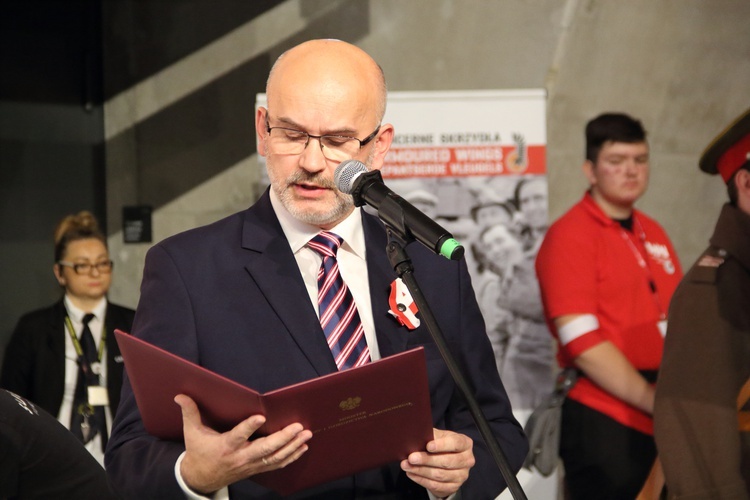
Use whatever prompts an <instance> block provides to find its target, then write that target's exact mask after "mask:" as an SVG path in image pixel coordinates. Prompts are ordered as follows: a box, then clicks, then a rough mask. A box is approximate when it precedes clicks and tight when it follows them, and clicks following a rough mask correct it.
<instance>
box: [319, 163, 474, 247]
mask: <svg viewBox="0 0 750 500" xmlns="http://www.w3.org/2000/svg"><path fill="white" fill-rule="evenodd" d="M333 180H334V182H335V183H336V187H337V188H338V189H339V191H341V192H342V193H346V194H350V195H352V197H353V198H354V205H355V206H357V207H361V206H362V205H365V204H367V205H370V206H371V207H373V208H375V209H376V210H377V211H378V216H379V217H380V219H381V220H382V221H383V222H384V223H385V224H386V225H387V226H389V227H391V228H392V229H396V230H400V231H401V234H402V235H403V236H404V237H405V238H408V237H412V238H413V239H415V240H417V241H419V242H420V243H422V244H423V245H424V246H426V247H427V248H429V249H430V250H432V251H433V252H435V253H436V254H438V255H442V256H443V257H445V258H447V259H450V260H459V259H460V258H461V257H463V256H464V247H462V246H461V244H460V243H459V242H458V241H456V240H455V239H453V235H452V234H451V233H449V232H448V231H446V230H445V229H443V228H442V227H440V225H439V224H438V223H437V222H435V221H434V220H432V219H430V218H429V217H428V216H427V215H425V214H424V213H423V212H421V211H420V210H419V209H417V208H416V207H415V206H414V205H412V204H411V203H409V202H408V201H406V200H404V199H403V198H401V197H400V196H399V195H397V194H396V193H394V192H393V191H391V190H390V189H389V188H388V187H387V186H386V185H385V184H384V183H383V176H382V175H381V173H380V170H372V171H368V170H367V167H366V166H365V164H364V163H362V162H361V161H357V160H346V161H343V162H341V164H339V166H338V167H336V171H335V172H334V174H333Z"/></svg>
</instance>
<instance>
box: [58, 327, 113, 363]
mask: <svg viewBox="0 0 750 500" xmlns="http://www.w3.org/2000/svg"><path fill="white" fill-rule="evenodd" d="M65 326H66V327H67V330H68V334H70V340H71V341H72V342H73V347H74V348H75V350H76V355H77V356H78V358H79V359H83V358H84V356H83V348H82V347H81V342H80V341H79V340H78V335H76V331H75V328H73V322H72V321H71V320H70V316H65ZM106 339H107V329H106V328H105V326H104V322H103V321H102V336H101V339H100V340H99V349H98V354H97V358H96V361H97V362H98V363H101V361H102V356H103V355H104V341H105V340H106Z"/></svg>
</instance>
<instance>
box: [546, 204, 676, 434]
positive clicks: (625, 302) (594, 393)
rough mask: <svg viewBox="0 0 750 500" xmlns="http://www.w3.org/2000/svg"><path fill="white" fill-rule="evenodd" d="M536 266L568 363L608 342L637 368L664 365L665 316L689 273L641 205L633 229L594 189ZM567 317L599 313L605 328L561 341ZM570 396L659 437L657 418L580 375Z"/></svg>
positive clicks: (555, 230) (562, 222)
mask: <svg viewBox="0 0 750 500" xmlns="http://www.w3.org/2000/svg"><path fill="white" fill-rule="evenodd" d="M536 271H537V276H538V278H539V283H540V289H541V292H542V301H543V303H544V311H545V317H546V320H547V324H548V326H549V328H550V331H551V332H552V333H553V335H554V336H555V338H556V340H557V342H558V346H559V349H558V361H559V362H560V365H561V366H563V367H569V366H573V361H572V360H573V359H574V358H576V357H577V356H579V355H580V354H581V353H583V352H584V351H586V350H587V349H590V348H591V347H593V346H595V345H597V344H599V343H601V342H604V341H605V340H608V341H610V342H611V343H612V344H614V345H615V346H616V347H617V348H618V349H620V351H622V353H623V354H624V355H625V356H626V357H627V358H628V360H630V362H631V363H632V364H633V366H634V367H635V368H636V369H638V370H656V369H658V368H659V364H660V362H661V356H662V349H663V346H664V338H663V336H662V333H661V332H660V330H659V326H658V324H659V321H660V320H663V319H666V314H667V309H668V306H669V300H670V299H671V297H672V293H673V292H674V290H675V288H676V287H677V284H678V283H679V281H680V279H681V278H682V270H681V268H680V264H679V261H678V260H677V255H676V253H675V251H674V248H673V247H672V243H671V242H670V241H669V238H668V237H667V235H666V233H665V232H664V230H663V229H662V228H661V226H660V225H659V224H658V223H657V222H656V221H654V220H653V219H651V218H650V217H648V216H646V215H645V214H643V213H642V212H640V211H638V210H635V211H634V213H633V231H632V232H631V231H626V230H625V229H623V228H622V226H621V225H620V224H619V223H618V222H616V221H613V220H612V219H610V218H609V217H608V216H607V215H606V214H605V213H604V212H603V211H602V210H601V208H599V206H598V205H597V204H596V202H594V200H593V198H592V197H591V195H589V194H588V193H587V194H586V195H584V197H583V199H582V200H581V201H580V202H579V203H577V204H576V205H574V206H573V207H572V208H571V209H570V210H569V211H568V212H567V213H566V214H565V215H563V216H562V217H561V218H560V219H559V220H557V221H556V222H555V223H554V224H552V226H550V228H549V231H548V232H547V234H546V236H545V238H544V241H543V242H542V246H541V248H540V249H539V253H538V255H537V260H536ZM652 288H653V290H652ZM568 314H591V315H594V316H596V318H597V320H598V322H599V329H597V330H594V331H591V332H588V333H585V334H583V335H579V336H574V338H564V339H562V341H561V339H560V336H559V335H558V332H557V329H556V328H555V325H554V322H553V319H554V318H557V317H560V316H564V315H568ZM569 397H570V398H571V399H574V400H576V401H578V402H580V403H582V404H585V405H586V406H589V407H590V408H593V409H595V410H597V411H600V412H601V413H604V414H606V415H608V416H610V417H611V418H613V419H614V420H616V421H618V422H620V423H621V424H623V425H626V426H628V427H632V428H634V429H636V430H639V431H641V432H644V433H647V434H653V421H652V419H651V416H649V415H647V414H645V413H643V412H642V411H640V410H638V409H637V408H634V407H632V406H630V405H629V404H627V403H624V402H622V401H621V400H619V399H617V398H615V397H614V396H612V395H610V394H609V393H607V392H605V391H604V390H602V389H600V388H599V387H598V386H596V385H595V384H594V383H593V382H591V380H589V379H588V378H585V377H583V378H580V379H579V382H578V383H577V384H576V385H575V386H574V387H573V389H572V390H571V391H570V393H569Z"/></svg>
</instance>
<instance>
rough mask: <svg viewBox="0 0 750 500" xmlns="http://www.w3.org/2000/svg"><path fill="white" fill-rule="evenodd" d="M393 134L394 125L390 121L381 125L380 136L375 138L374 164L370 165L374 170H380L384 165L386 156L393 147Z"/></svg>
mask: <svg viewBox="0 0 750 500" xmlns="http://www.w3.org/2000/svg"><path fill="white" fill-rule="evenodd" d="M393 134H394V131H393V125H391V124H390V123H386V124H384V125H381V127H380V132H378V138H377V139H375V145H374V146H373V148H374V150H373V156H372V165H371V166H370V168H372V169H373V170H380V169H381V168H382V167H383V163H384V162H385V156H386V155H387V154H388V151H389V150H390V149H391V143H392V142H393Z"/></svg>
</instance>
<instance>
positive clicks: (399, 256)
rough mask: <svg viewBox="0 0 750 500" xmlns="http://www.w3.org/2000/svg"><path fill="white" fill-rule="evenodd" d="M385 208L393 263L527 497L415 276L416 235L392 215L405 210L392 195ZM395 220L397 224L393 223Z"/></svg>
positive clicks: (508, 473) (514, 489)
mask: <svg viewBox="0 0 750 500" xmlns="http://www.w3.org/2000/svg"><path fill="white" fill-rule="evenodd" d="M381 211H383V212H385V213H384V214H383V215H385V216H386V217H385V218H386V219H387V220H388V221H389V222H390V223H388V224H386V230H387V233H388V244H387V246H386V253H387V254H388V260H389V261H390V262H391V265H392V266H393V269H394V270H395V271H396V274H398V276H399V278H401V280H402V281H403V282H404V283H405V284H406V287H407V288H408V289H409V292H410V293H411V296H412V298H413V299H414V302H415V303H416V304H417V308H418V310H419V312H421V313H422V319H423V320H424V321H425V323H426V324H427V329H428V330H429V332H430V334H431V335H432V338H433V340H434V341H435V344H436V345H437V347H438V350H439V351H440V355H441V356H442V358H443V360H444V361H445V364H446V365H447V366H448V371H449V372H450V374H451V376H452V377H453V381H454V382H455V384H456V386H457V387H458V389H459V391H460V393H461V395H462V396H463V398H464V401H465V402H466V404H467V405H468V406H469V411H470V412H471V416H472V417H473V418H474V422H475V423H476V425H477V427H478V429H479V432H480V434H481V435H482V438H483V439H484V442H485V444H486V445H487V448H489V451H490V454H491V455H492V458H493V459H494V460H495V463H496V464H497V466H498V468H499V469H500V473H501V474H502V475H503V478H504V479H505V484H507V485H508V489H509V490H510V492H511V494H512V495H513V498H514V499H515V500H526V494H525V493H524V492H523V489H522V488H521V485H520V483H519V482H518V479H517V478H516V476H515V474H513V471H512V470H511V468H510V465H508V459H507V458H506V457H505V454H504V453H503V450H502V449H501V448H500V444H499V443H498V441H497V439H496V438H495V436H494V435H493V434H492V430H491V429H490V426H489V423H488V422H487V418H486V417H485V416H484V414H483V413H482V410H481V408H480V407H479V403H478V402H477V400H476V398H475V397H474V393H473V391H472V390H471V387H469V383H468V381H467V379H466V376H465V375H464V374H463V372H462V371H461V368H460V367H459V366H458V364H457V363H456V361H455V360H454V359H453V355H452V354H451V352H450V349H448V344H447V342H446V341H445V337H444V336H443V332H442V331H441V330H440V327H439V326H438V324H437V320H436V319H435V316H434V315H433V314H432V311H431V309H430V306H429V304H428V303H427V300H426V299H425V297H424V295H423V294H422V291H421V290H420V288H419V285H418V284H417V281H416V279H415V278H414V274H413V272H414V266H413V265H412V263H411V259H410V258H409V256H408V254H407V253H406V249H405V248H404V247H405V246H406V245H408V244H409V243H411V242H412V241H414V238H413V237H412V236H411V235H410V233H409V232H408V230H407V229H406V227H405V224H404V223H403V217H400V221H401V222H399V217H389V216H388V215H390V216H392V215H394V214H398V213H399V212H401V208H400V206H399V205H398V203H397V202H395V201H394V200H393V199H392V198H391V197H386V198H385V199H384V200H383V201H382V203H381V204H380V207H379V209H378V215H380V212H381ZM389 211H390V212H389ZM383 218H384V217H382V216H381V220H383ZM394 222H395V224H393V223H394ZM395 225H400V226H401V227H399V228H396V227H394V226H395Z"/></svg>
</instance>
